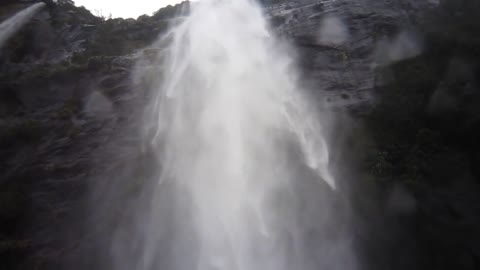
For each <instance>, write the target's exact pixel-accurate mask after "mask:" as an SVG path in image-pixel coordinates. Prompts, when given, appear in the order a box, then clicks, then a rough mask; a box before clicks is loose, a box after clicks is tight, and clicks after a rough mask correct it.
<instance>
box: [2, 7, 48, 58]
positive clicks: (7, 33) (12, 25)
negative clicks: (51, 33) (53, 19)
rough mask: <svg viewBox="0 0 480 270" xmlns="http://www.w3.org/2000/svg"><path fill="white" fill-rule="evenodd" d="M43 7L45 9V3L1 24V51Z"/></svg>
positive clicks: (27, 9) (19, 13)
mask: <svg viewBox="0 0 480 270" xmlns="http://www.w3.org/2000/svg"><path fill="white" fill-rule="evenodd" d="M43 7H45V3H37V4H34V5H32V6H30V7H28V8H26V9H24V10H22V11H20V12H18V13H17V14H15V15H14V16H12V17H11V18H9V19H7V20H6V21H4V22H2V23H1V24H0V49H1V48H2V47H3V46H4V45H5V42H7V41H8V39H10V38H11V37H12V36H13V35H14V34H15V33H16V32H17V31H18V30H20V29H21V28H22V27H23V26H24V25H25V24H26V23H28V22H29V21H30V19H32V17H33V16H34V15H35V14H37V12H39V11H40V10H41V9H42V8H43Z"/></svg>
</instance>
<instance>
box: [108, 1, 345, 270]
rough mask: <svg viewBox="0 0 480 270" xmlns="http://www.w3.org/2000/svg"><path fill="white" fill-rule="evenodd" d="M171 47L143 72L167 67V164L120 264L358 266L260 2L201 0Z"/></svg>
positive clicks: (160, 149)
mask: <svg viewBox="0 0 480 270" xmlns="http://www.w3.org/2000/svg"><path fill="white" fill-rule="evenodd" d="M165 44H167V45H166V48H165V47H164V48H165V49H164V50H163V51H162V52H160V53H159V55H158V57H157V58H155V59H150V62H153V65H151V66H149V67H147V66H145V63H142V64H139V65H138V67H137V71H136V72H137V74H139V76H144V77H145V76H147V75H145V74H146V73H148V72H150V73H151V70H152V68H153V67H154V66H161V67H162V72H161V74H153V75H152V76H153V77H155V79H153V80H154V83H153V85H154V88H155V89H156V92H157V95H156V99H155V101H154V104H152V107H153V112H154V113H153V114H152V115H153V117H150V118H149V120H148V123H146V125H147V126H153V127H154V132H153V135H152V136H150V137H151V140H149V143H150V144H151V147H152V148H153V149H155V151H156V155H157V157H158V160H159V162H160V164H161V172H160V173H159V175H158V177H157V182H156V183H155V185H154V187H153V188H150V189H149V190H148V192H146V193H145V194H143V200H144V203H145V204H143V206H142V207H138V208H139V209H137V210H136V217H135V218H134V219H135V220H136V221H132V220H130V221H128V222H127V223H128V224H129V225H125V224H124V225H123V226H134V227H135V228H134V229H133V231H131V230H130V231H129V230H125V229H123V230H122V229H119V230H118V231H117V232H116V233H115V234H114V237H113V238H114V239H113V255H114V257H113V260H114V265H113V266H112V268H113V269H138V270H140V269H141V270H147V269H148V270H150V269H152V270H153V269H172V270H180V269H185V270H191V269H197V270H210V269H212V270H213V269H218V270H269V269H270V270H282V269H284V270H287V269H288V270H292V269H295V270H306V269H342V270H351V269H354V267H353V266H354V263H353V255H352V253H351V250H350V249H351V241H350V239H349V237H348V236H347V234H346V233H345V232H346V231H347V225H346V224H347V223H348V222H347V221H346V218H345V217H341V215H342V214H340V213H341V212H342V211H341V210H340V208H336V206H338V202H337V201H336V199H335V197H336V195H335V193H336V192H335V191H334V190H335V189H336V188H337V187H336V185H337V184H336V182H335V180H334V177H333V174H332V172H331V169H330V165H329V149H328V145H327V140H326V139H325V138H324V134H325V130H324V127H323V126H322V122H321V119H322V118H321V117H320V116H319V115H318V113H316V112H315V110H313V109H312V108H313V107H312V106H310V105H309V104H308V103H309V100H308V99H307V98H306V96H305V95H306V93H305V92H303V91H301V90H300V87H299V85H298V83H297V76H296V72H295V69H294V68H293V64H292V61H291V58H290V57H289V56H288V53H287V50H285V48H282V47H281V46H279V40H278V39H276V38H275V37H274V36H273V35H272V34H271V32H270V31H269V29H268V25H267V22H266V20H265V19H264V17H263V14H262V10H261V8H260V7H259V6H258V5H257V4H256V3H255V2H254V1H250V0H223V1H222V0H203V1H199V2H194V3H192V4H191V10H190V12H189V14H188V16H187V17H185V18H184V19H182V21H181V22H179V23H178V24H177V25H176V26H174V27H173V29H172V30H171V31H170V32H169V33H168V34H167V35H165V36H163V37H162V38H161V40H159V42H158V45H159V46H165ZM153 70H154V69H153ZM132 223H136V225H132ZM121 226H122V225H121ZM121 226H120V227H121Z"/></svg>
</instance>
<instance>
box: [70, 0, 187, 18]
mask: <svg viewBox="0 0 480 270" xmlns="http://www.w3.org/2000/svg"><path fill="white" fill-rule="evenodd" d="M74 2H75V5H76V6H78V7H79V6H84V7H86V8H87V9H88V10H90V11H91V12H92V13H93V14H95V15H99V14H98V12H101V14H102V15H103V16H105V17H108V16H109V15H110V14H112V17H113V18H118V17H121V18H134V19H136V18H137V17H138V16H140V15H143V14H147V15H152V13H153V12H155V11H157V10H159V9H160V8H161V7H164V6H168V5H174V4H177V3H180V2H182V0H74Z"/></svg>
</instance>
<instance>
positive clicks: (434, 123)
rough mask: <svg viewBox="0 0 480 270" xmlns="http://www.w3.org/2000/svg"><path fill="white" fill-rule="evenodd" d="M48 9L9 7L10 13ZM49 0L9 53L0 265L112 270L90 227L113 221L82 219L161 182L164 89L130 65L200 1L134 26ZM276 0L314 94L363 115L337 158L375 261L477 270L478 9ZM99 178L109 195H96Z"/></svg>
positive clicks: (2, 114) (393, 0) (372, 0)
mask: <svg viewBox="0 0 480 270" xmlns="http://www.w3.org/2000/svg"><path fill="white" fill-rule="evenodd" d="M34 2H38V1H14V0H11V1H8V2H2V4H0V17H1V18H2V19H3V18H6V17H8V16H10V15H11V14H13V12H16V11H18V10H21V9H23V8H25V7H27V6H28V4H31V3H34ZM45 2H46V3H47V4H48V8H47V9H45V10H44V11H43V12H42V13H40V14H39V15H37V16H36V17H35V18H34V20H33V21H32V22H31V23H29V24H28V25H27V26H26V27H24V28H23V29H22V30H21V31H20V32H18V33H17V35H16V36H15V37H14V38H13V39H12V40H11V41H10V42H9V43H8V45H7V46H6V47H5V48H3V51H2V52H1V53H0V127H1V128H0V160H2V161H3V162H1V163H0V262H1V263H0V265H2V266H3V265H5V267H6V268H5V269H32V268H33V267H36V268H37V269H96V267H99V268H102V267H103V266H104V265H102V263H101V262H99V261H97V258H96V256H95V251H96V249H104V248H105V247H104V246H103V245H108V244H106V243H103V242H101V241H100V240H98V239H96V238H95V235H92V232H90V231H89V232H88V233H86V232H85V227H92V226H91V224H100V225H98V231H97V232H96V233H99V234H102V233H105V232H106V231H108V230H109V227H108V226H112V225H111V224H103V223H99V222H97V221H98V220H100V219H101V217H95V216H94V217H92V216H90V215H88V214H87V213H85V212H84V211H85V209H87V208H88V207H92V206H91V205H88V204H91V203H92V202H94V203H95V202H96V200H95V199H96V196H99V197H101V196H103V195H104V194H105V193H111V192H114V193H115V192H116V193H115V194H117V193H118V194H120V195H118V196H125V194H129V193H130V192H135V190H136V189H137V188H138V187H131V190H130V189H129V190H121V191H112V190H109V186H111V185H112V181H115V178H114V176H115V175H118V174H119V173H121V174H123V175H125V178H129V179H130V178H141V177H140V176H142V177H144V176H145V175H147V176H148V174H149V173H152V170H153V169H152V168H151V167H155V166H149V165H148V162H153V161H152V160H154V158H152V156H150V155H151V154H150V153H148V151H144V150H145V149H143V148H142V136H143V134H142V132H141V131H142V130H143V128H142V126H141V121H139V119H141V117H142V113H143V109H144V104H145V100H146V99H148V98H149V95H150V93H147V92H145V91H144V90H143V87H141V85H142V83H144V82H141V81H140V80H138V78H135V77H134V76H133V74H131V71H132V70H133V67H134V64H135V63H136V62H137V59H139V57H141V56H146V57H145V58H147V59H148V56H149V55H156V54H157V49H145V50H144V49H143V48H145V47H147V46H148V45H149V44H150V43H151V42H153V40H155V39H156V37H157V36H158V35H161V34H162V33H164V32H165V31H166V30H167V28H168V25H169V24H170V23H173V22H174V21H175V20H176V19H177V18H178V16H181V15H182V14H185V13H188V9H189V5H188V3H183V4H180V5H177V6H174V7H172V6H170V7H167V8H164V9H161V10H159V11H158V12H157V13H155V15H153V16H141V17H139V18H138V19H136V20H134V19H127V20H124V19H107V18H100V17H97V16H94V15H92V14H91V13H90V12H89V11H88V10H86V9H85V8H79V7H75V6H74V5H73V4H72V2H71V1H57V2H56V3H54V2H51V1H45ZM262 2H264V4H265V13H266V14H267V16H268V17H269V19H270V21H271V24H272V27H273V29H274V30H275V31H276V33H277V34H278V35H279V36H281V37H282V38H284V39H286V40H287V41H289V42H290V43H291V45H292V47H293V48H294V51H295V52H297V53H298V65H299V67H300V68H301V69H302V71H303V78H302V79H303V82H304V84H305V86H306V87H307V88H308V89H309V90H310V91H312V92H313V94H314V97H315V98H317V99H318V101H319V102H325V101H326V102H327V104H329V105H330V106H331V107H332V109H333V110H334V111H335V112H338V114H340V115H343V114H348V115H350V118H353V120H352V122H349V123H354V124H349V125H348V126H346V125H343V126H342V124H339V129H338V130H341V131H345V134H344V136H343V137H345V140H344V141H345V145H348V147H351V149H350V148H349V149H342V150H339V152H342V155H343V156H345V158H343V157H342V158H343V159H345V162H346V163H345V164H349V166H350V165H351V167H354V168H355V169H352V171H353V172H352V175H354V177H352V178H355V179H358V180H355V181H352V189H354V192H353V193H355V194H360V195H353V198H352V200H353V204H354V210H355V212H357V213H358V217H357V218H356V220H358V223H359V224H358V231H356V232H355V233H354V236H355V237H354V238H355V240H354V241H356V242H358V246H359V247H361V248H359V250H360V251H359V257H361V258H363V259H364V262H363V261H362V262H361V263H362V265H364V266H365V268H367V269H478V267H479V265H480V253H479V249H478V244H477V242H478V240H480V231H479V228H480V226H478V224H480V209H479V208H478V205H479V204H478V198H477V197H478V194H479V193H478V192H479V186H478V184H479V181H478V178H479V177H480V173H479V169H478V168H480V166H478V165H479V164H478V163H479V161H480V155H479V154H478V153H480V151H479V150H480V145H479V144H478V142H477V141H478V140H477V138H478V136H477V135H479V134H480V133H479V132H480V129H479V127H480V125H479V119H480V118H479V116H480V115H479V111H478V108H479V106H478V105H479V102H480V98H479V97H480V94H479V89H478V81H477V78H479V77H480V76H479V75H480V74H478V71H479V70H480V69H479V63H480V58H479V54H478V49H477V48H479V46H477V45H480V42H479V40H478V38H477V36H478V35H476V33H478V32H476V31H477V30H480V27H479V25H478V24H476V23H475V20H473V19H472V18H476V17H477V16H478V15H480V13H479V12H480V8H479V7H478V3H477V2H476V1H473V0H472V1H467V0H465V1H457V2H456V1H442V2H441V3H437V2H435V1H409V0H384V1H381V0H363V1H354V0H298V1H262ZM460 2H461V3H460ZM339 122H341V121H339ZM357 126H362V127H363V130H366V132H365V131H362V132H360V131H359V129H356V128H355V127H357ZM365 133H366V134H367V135H368V136H366V135H365ZM338 137H342V136H340V135H339V136H338ZM363 137H371V138H372V140H373V141H375V144H371V143H369V141H371V140H364V139H362V138H363ZM345 147H347V146H344V148H345ZM353 149H356V150H353ZM358 149H361V150H358ZM343 152H345V153H343ZM338 155H339V156H340V154H338ZM353 157H355V158H353ZM357 157H361V158H357ZM352 159H354V161H352ZM349 162H350V163H349ZM360 175H361V177H360ZM91 182H95V186H96V188H99V187H102V186H103V185H104V186H105V188H104V189H99V190H96V191H95V192H92V190H89V183H91ZM99 183H100V184H99ZM132 190H133V191H132ZM92 194H93V195H92ZM363 194H366V195H363ZM92 197H93V198H92ZM87 205H88V207H87ZM95 207H108V206H100V205H95ZM121 207H128V205H127V204H126V205H122V206H121ZM117 211H121V210H117ZM113 212H114V213H112V215H116V216H121V213H117V212H115V211H113ZM97 219H98V220H97ZM113 220H114V218H113ZM66 228H68V229H66ZM86 250H88V251H89V252H85V251H86ZM72 265H73V266H72ZM0 268H1V267H0Z"/></svg>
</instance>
